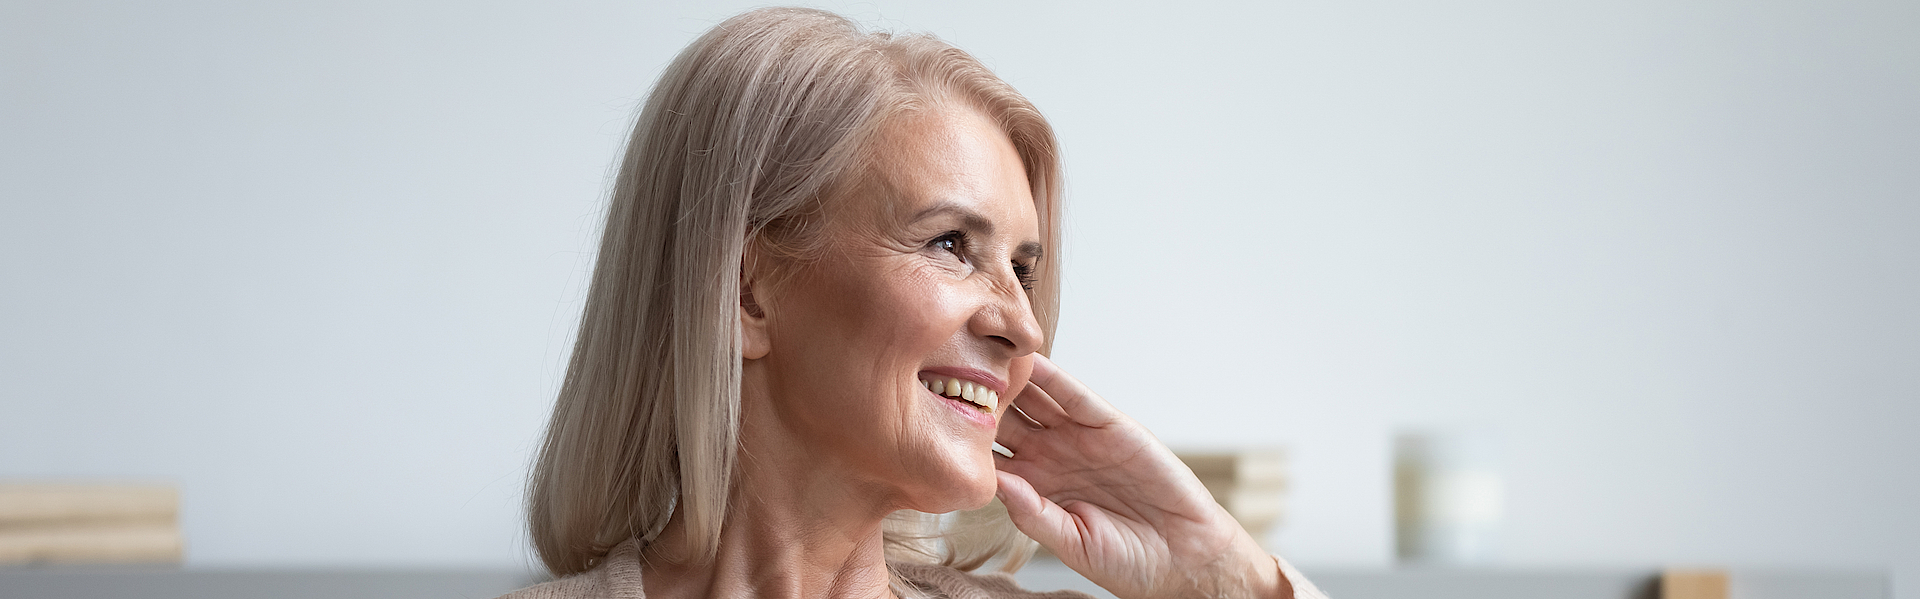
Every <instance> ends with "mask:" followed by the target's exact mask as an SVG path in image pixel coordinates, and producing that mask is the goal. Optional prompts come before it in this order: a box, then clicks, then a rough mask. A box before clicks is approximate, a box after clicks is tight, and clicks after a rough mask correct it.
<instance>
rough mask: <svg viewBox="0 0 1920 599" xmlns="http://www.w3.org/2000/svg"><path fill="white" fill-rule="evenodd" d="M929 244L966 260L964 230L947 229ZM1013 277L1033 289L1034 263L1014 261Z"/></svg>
mask: <svg viewBox="0 0 1920 599" xmlns="http://www.w3.org/2000/svg"><path fill="white" fill-rule="evenodd" d="M927 245H929V246H933V247H938V248H940V249H943V250H946V251H949V252H953V254H954V255H955V256H961V260H965V259H966V257H965V256H964V254H963V253H962V252H964V251H966V247H967V234H966V232H964V231H947V232H946V233H942V234H940V236H939V237H935V238H933V241H931V242H929V243H928V244H927ZM1013 277H1014V278H1015V279H1017V280H1019V281H1020V288H1021V289H1025V290H1027V291H1033V283H1034V280H1035V277H1034V274H1033V265H1032V264H1021V263H1019V262H1015V263H1013Z"/></svg>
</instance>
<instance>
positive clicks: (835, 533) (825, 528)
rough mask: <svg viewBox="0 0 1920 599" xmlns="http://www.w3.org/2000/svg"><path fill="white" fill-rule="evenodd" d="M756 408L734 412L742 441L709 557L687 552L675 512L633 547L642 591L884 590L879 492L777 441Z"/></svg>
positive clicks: (849, 593)
mask: <svg viewBox="0 0 1920 599" xmlns="http://www.w3.org/2000/svg"><path fill="white" fill-rule="evenodd" d="M749 405H751V404H749ZM756 411H757V410H754V409H752V408H747V409H746V410H743V412H744V413H742V414H741V433H742V434H741V439H742V446H741V448H740V453H739V456H738V459H737V460H736V462H735V467H734V468H735V471H734V478H733V479H734V481H735V482H734V484H733V491H732V496H731V498H730V501H729V502H728V505H727V515H726V518H725V523H724V524H723V525H722V528H721V531H720V539H719V545H718V547H717V550H716V551H715V554H714V557H713V559H712V560H711V561H707V562H704V563H696V562H695V561H693V560H690V559H687V556H686V554H685V551H686V550H685V547H686V540H687V539H688V538H689V531H687V530H686V527H685V524H684V522H683V521H682V520H681V518H680V514H679V513H677V512H676V513H675V514H674V516H673V518H672V519H671V520H670V521H669V522H668V524H667V527H666V529H665V530H663V531H661V535H660V537H659V538H658V539H657V540H655V541H654V542H653V543H651V544H649V546H648V547H647V549H646V550H645V551H644V552H643V553H642V554H641V561H642V568H643V576H642V579H643V581H644V583H645V584H646V596H647V597H649V598H651V599H681V598H694V597H767V598H793V599H816V598H828V597H831V598H836V599H837V598H855V599H868V598H872V599H879V598H883V597H891V596H892V594H891V591H890V590H889V589H888V586H887V583H888V574H887V568H886V553H885V543H884V542H883V540H882V536H881V522H882V521H883V520H884V519H885V518H886V515H887V514H889V513H891V512H892V509H891V508H890V507H889V506H888V504H887V502H886V501H885V499H884V498H880V497H876V496H875V493H873V491H877V489H863V488H861V487H862V486H863V485H860V484H857V483H855V482H854V481H851V480H848V477H845V476H841V475H840V471H841V470H842V469H841V468H836V467H835V465H833V464H823V463H820V462H819V461H818V459H817V457H816V456H811V455H808V454H807V452H801V451H795V450H793V449H794V448H793V447H789V446H787V445H788V444H787V443H785V442H784V441H786V440H787V439H785V438H784V437H785V435H784V434H783V431H781V430H780V429H779V427H777V426H773V427H769V426H765V425H767V424H770V423H768V422H766V421H765V420H762V419H761V418H760V416H763V415H762V414H755V413H754V412H756ZM750 429H751V430H750Z"/></svg>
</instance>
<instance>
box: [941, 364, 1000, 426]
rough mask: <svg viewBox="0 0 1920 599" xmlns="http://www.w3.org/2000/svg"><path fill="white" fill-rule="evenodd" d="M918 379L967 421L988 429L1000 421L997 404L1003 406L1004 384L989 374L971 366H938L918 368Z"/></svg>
mask: <svg viewBox="0 0 1920 599" xmlns="http://www.w3.org/2000/svg"><path fill="white" fill-rule="evenodd" d="M919 380H920V386H921V387H922V388H924V389H926V390H927V392H928V393H930V394H932V395H933V396H934V397H935V399H936V400H937V401H940V402H942V403H945V404H947V405H950V406H952V407H953V408H954V409H955V410H957V411H959V412H960V414H961V415H962V416H965V417H966V418H967V419H968V420H971V421H973V422H976V423H979V424H981V425H983V426H986V427H988V428H992V427H994V425H996V424H998V423H999V420H998V418H997V416H998V415H999V413H1000V406H1003V405H1006V404H1005V403H1004V402H1002V401H1001V394H1003V393H1005V392H1006V389H1007V384H1006V382H1005V381H1002V380H1001V379H999V378H996V377H994V376H993V375H992V374H989V373H987V372H985V371H982V370H978V369H974V368H952V367H937V368H929V369H926V370H923V371H921V372H920V376H919ZM1007 400H1008V401H1011V400H1012V398H1007Z"/></svg>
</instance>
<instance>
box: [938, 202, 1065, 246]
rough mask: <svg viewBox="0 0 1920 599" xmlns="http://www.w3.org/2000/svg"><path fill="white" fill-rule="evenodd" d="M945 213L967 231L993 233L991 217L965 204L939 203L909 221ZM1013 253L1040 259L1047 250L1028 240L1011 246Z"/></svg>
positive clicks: (980, 233)
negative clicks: (956, 219) (956, 218)
mask: <svg viewBox="0 0 1920 599" xmlns="http://www.w3.org/2000/svg"><path fill="white" fill-rule="evenodd" d="M945 215H952V216H955V217H958V218H959V219H960V227H961V228H963V229H967V230H968V231H972V232H973V233H974V234H977V235H980V236H982V237H988V236H992V235H993V219H989V218H987V217H986V216H983V215H981V214H980V213H978V212H974V211H973V210H972V209H970V208H967V207H965V206H961V205H959V204H952V203H941V204H939V205H936V206H934V207H932V208H928V209H926V210H921V211H920V212H919V213H917V214H914V215H913V220H912V221H911V222H919V221H923V220H926V219H929V218H933V217H936V216H945ZM1013 253H1014V254H1017V255H1019V256H1020V257H1023V258H1028V259H1032V260H1038V259H1040V257H1041V256H1045V255H1046V254H1047V250H1046V247H1045V246H1042V245H1040V242H1038V241H1028V242H1024V243H1021V244H1020V245H1018V246H1015V247H1014V248H1013Z"/></svg>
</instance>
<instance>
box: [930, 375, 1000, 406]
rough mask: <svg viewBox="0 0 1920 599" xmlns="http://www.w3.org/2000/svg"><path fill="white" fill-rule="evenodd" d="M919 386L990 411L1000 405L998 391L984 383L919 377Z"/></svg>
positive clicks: (935, 393)
mask: <svg viewBox="0 0 1920 599" xmlns="http://www.w3.org/2000/svg"><path fill="white" fill-rule="evenodd" d="M920 386H922V387H926V388H927V390H928V391H932V392H933V394H934V395H944V396H947V397H958V398H960V399H964V400H967V401H970V402H973V403H974V404H977V405H979V406H980V407H982V408H986V410H987V411H988V412H992V411H994V410H996V409H999V407H1000V393H999V392H997V391H994V390H992V389H988V388H987V386H986V385H981V384H977V383H974V382H972V381H963V380H960V379H957V378H949V379H921V380H920Z"/></svg>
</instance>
